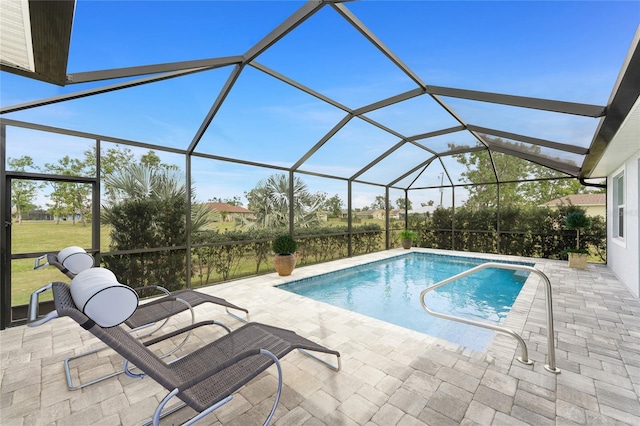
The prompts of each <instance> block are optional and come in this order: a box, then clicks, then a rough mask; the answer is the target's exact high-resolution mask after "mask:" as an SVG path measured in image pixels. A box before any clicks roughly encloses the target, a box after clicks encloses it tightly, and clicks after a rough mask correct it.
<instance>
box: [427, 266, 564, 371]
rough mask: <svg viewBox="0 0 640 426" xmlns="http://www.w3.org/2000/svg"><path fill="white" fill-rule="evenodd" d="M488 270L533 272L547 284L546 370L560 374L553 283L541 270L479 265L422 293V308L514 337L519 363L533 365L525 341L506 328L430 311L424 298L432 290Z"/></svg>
mask: <svg viewBox="0 0 640 426" xmlns="http://www.w3.org/2000/svg"><path fill="white" fill-rule="evenodd" d="M487 268H500V269H512V270H516V271H518V270H519V271H527V272H533V273H535V274H538V275H539V276H540V277H541V278H542V280H543V281H544V283H545V296H546V297H545V299H546V305H547V352H548V358H549V364H548V365H545V366H544V368H545V369H546V370H547V371H550V372H552V373H556V374H558V373H560V369H559V368H557V367H556V353H555V344H554V335H555V333H554V331H553V308H552V306H551V304H552V303H551V302H552V301H551V282H550V281H549V278H548V277H547V276H546V275H545V274H544V273H543V272H542V271H540V270H539V269H536V268H532V267H531V266H525V265H515V264H508V263H498V262H487V263H483V264H482V265H478V266H476V267H474V268H471V269H469V270H468V271H464V272H461V273H459V274H458V275H454V276H453V277H451V278H447V279H446V280H442V281H440V282H439V283H436V284H434V285H432V286H431V287H428V288H426V289H424V290H423V291H422V292H421V293H420V303H421V304H422V308H423V309H424V310H425V311H427V313H429V314H431V315H433V316H436V317H439V318H444V319H448V320H451V321H456V322H461V323H464V324H468V325H473V326H476V327H482V328H487V329H489V330H493V331H497V332H499V333H504V334H507V335H509V336H511V337H513V338H514V339H516V340H517V341H518V343H519V344H520V348H521V351H522V356H520V357H518V361H520V362H522V363H524V364H527V365H529V364H533V362H532V361H531V360H530V359H529V355H528V351H527V344H526V343H525V341H524V339H522V337H521V336H520V335H519V334H518V333H516V332H514V331H512V330H510V329H508V328H505V327H500V326H498V325H494V324H489V323H485V322H480V321H474V320H471V319H466V318H460V317H455V316H452V315H447V314H441V313H439V312H434V311H432V310H431V309H429V308H428V307H427V305H426V303H425V301H424V297H425V295H426V294H427V293H429V292H430V291H432V290H435V289H437V288H439V287H442V286H445V285H447V284H450V283H452V282H453V281H457V280H459V279H460V278H464V277H466V276H468V275H472V274H475V273H476V272H478V271H481V270H483V269H487Z"/></svg>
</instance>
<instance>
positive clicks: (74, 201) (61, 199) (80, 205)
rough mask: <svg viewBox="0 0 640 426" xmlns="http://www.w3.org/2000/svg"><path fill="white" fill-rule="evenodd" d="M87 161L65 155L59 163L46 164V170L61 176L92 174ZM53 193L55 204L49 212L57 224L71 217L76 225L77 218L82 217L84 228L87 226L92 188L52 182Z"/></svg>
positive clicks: (50, 207)
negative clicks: (63, 218)
mask: <svg viewBox="0 0 640 426" xmlns="http://www.w3.org/2000/svg"><path fill="white" fill-rule="evenodd" d="M86 169H87V164H86V162H85V161H82V160H79V159H77V158H71V157H69V156H68V155H65V156H64V157H63V158H61V159H60V160H58V162H57V163H47V164H45V170H46V171H47V172H49V173H52V174H57V175H61V176H82V175H86V174H90V172H88V171H87V170H86ZM51 185H52V187H53V192H52V193H51V194H49V198H50V200H51V201H52V202H53V204H52V205H49V210H50V211H51V213H52V214H53V215H54V216H55V217H56V219H57V223H59V222H60V218H62V217H66V216H68V215H70V216H71V218H72V219H71V220H72V221H73V224H74V225H75V223H76V216H79V217H80V220H81V222H82V225H83V226H86V225H87V222H86V217H87V215H88V214H89V213H90V211H91V199H90V195H91V186H90V185H87V184H82V183H74V182H52V183H51Z"/></svg>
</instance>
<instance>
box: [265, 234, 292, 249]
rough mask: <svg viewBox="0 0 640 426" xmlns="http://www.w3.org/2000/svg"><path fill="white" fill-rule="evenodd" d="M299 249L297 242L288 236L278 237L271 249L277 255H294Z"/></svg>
mask: <svg viewBox="0 0 640 426" xmlns="http://www.w3.org/2000/svg"><path fill="white" fill-rule="evenodd" d="M297 248H298V245H297V243H296V240H294V239H293V238H291V236H290V235H288V234H283V235H279V236H277V237H276V238H275V239H274V240H273V242H272V243H271V249H272V250H273V252H274V253H275V254H293V253H295V252H296V249H297Z"/></svg>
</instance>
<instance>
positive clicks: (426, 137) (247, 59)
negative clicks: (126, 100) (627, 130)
mask: <svg viewBox="0 0 640 426" xmlns="http://www.w3.org/2000/svg"><path fill="white" fill-rule="evenodd" d="M341 3H342V2H340V1H309V2H307V3H306V4H305V5H303V6H302V7H301V8H300V9H298V10H297V11H296V12H295V13H294V14H293V15H291V16H290V17H289V18H287V19H286V20H285V21H284V22H282V24H280V25H279V26H278V27H277V28H275V29H274V30H273V31H272V32H271V33H269V34H268V35H267V36H265V37H264V38H263V39H262V40H260V41H259V42H258V43H256V44H255V45H254V46H253V47H251V48H250V49H249V50H247V51H246V52H245V53H244V54H241V55H236V56H228V57H220V58H210V59H203V60H192V61H184V62H174V63H165V64H157V65H147V66H137V67H128V68H119V69H109V70H102V71H89V72H80V73H73V74H68V75H66V81H65V82H64V83H63V85H65V86H72V85H74V84H81V83H88V82H97V81H104V80H112V79H122V78H133V77H140V78H137V79H135V80H129V81H125V82H119V83H116V84H111V85H106V86H103V87H99V88H95V89H89V90H83V91H80V92H76V93H71V94H68V95H61V96H57V97H53V98H48V99H44V100H40V101H34V102H28V103H24V104H19V105H14V106H9V107H5V108H2V109H1V110H0V114H1V115H7V114H11V113H13V112H17V111H23V110H28V109H32V108H37V107H40V106H44V105H51V104H55V103H61V102H65V101H69V100H73V99H80V98H84V97H90V96H96V95H100V94H102V93H108V92H113V91H118V90H123V89H127V88H130V87H137V86H141V85H146V84H151V83H154V82H159V81H164V80H167V79H174V78H179V77H181V76H186V75H191V74H195V73H199V72H204V71H208V70H213V69H218V68H232V71H231V73H230V75H229V77H228V78H227V80H226V83H225V84H224V86H223V87H222V89H221V91H220V93H219V94H218V97H217V98H216V100H215V101H214V102H213V104H212V105H211V107H210V109H209V112H208V113H207V115H206V117H205V118H204V120H202V122H201V124H200V126H199V128H198V129H197V131H196V132H195V135H194V136H193V138H192V140H191V141H190V143H189V146H188V147H187V148H186V149H175V148H169V147H166V146H159V145H155V144H147V143H143V142H136V141H131V140H125V139H121V138H112V137H109V136H106V135H97V134H92V133H89V132H78V131H68V130H66V129H61V128H53V127H52V126H45V125H37V124H31V123H25V122H20V121H17V120H12V119H7V118H2V149H3V151H2V160H3V161H2V167H3V168H4V167H5V164H4V163H5V160H6V159H5V150H4V149H5V144H6V126H16V127H24V128H31V129H36V130H42V131H49V132H54V133H62V134H67V135H74V136H80V137H83V138H88V139H94V140H96V141H97V144H98V147H99V144H100V141H109V142H115V143H120V144H123V145H130V146H137V147H141V148H148V149H153V150H158V151H166V152H173V153H176V154H181V155H185V173H186V176H185V177H186V180H187V188H190V186H191V185H190V184H189V183H190V181H191V174H190V170H191V167H190V165H191V159H192V158H193V157H200V158H205V159H211V160H220V161H227V162H232V163H238V164H245V165H250V166H256V167H261V168H266V169H271V170H275V171H280V172H285V173H288V174H289V177H290V181H291V180H292V178H293V176H294V175H296V174H302V175H312V176H317V177H320V178H330V179H337V180H341V181H344V182H346V183H347V185H348V199H347V203H348V212H349V213H348V214H349V220H348V224H349V227H351V224H352V218H351V214H352V213H351V212H352V210H353V209H352V205H351V203H352V194H351V187H352V185H353V184H354V183H359V184H366V185H373V186H377V187H380V188H383V189H384V191H385V196H386V201H387V206H389V205H390V203H389V201H390V200H389V196H388V194H389V191H390V190H392V189H394V190H401V191H404V194H405V197H408V194H409V193H410V192H411V191H419V190H423V189H432V188H439V186H419V185H418V184H417V182H418V178H419V176H420V175H421V174H422V173H423V172H424V171H425V170H426V169H427V168H428V167H429V166H430V165H432V164H436V163H437V164H440V165H441V166H442V167H443V169H444V170H445V174H446V177H447V181H448V182H446V185H444V186H446V187H448V188H451V190H452V194H453V193H455V191H453V189H454V188H456V187H465V186H469V185H471V184H468V183H456V182H454V179H452V178H451V176H450V175H449V173H447V168H446V166H445V165H444V163H443V158H447V157H450V156H452V155H455V154H464V153H468V152H475V151H485V152H487V153H488V156H489V158H491V161H492V163H493V154H492V153H493V152H500V153H503V154H507V155H513V156H516V157H519V158H522V159H524V160H527V161H531V162H533V163H536V164H539V165H542V166H545V167H548V168H550V169H552V170H554V171H556V172H559V173H560V174H561V175H563V176H564V178H580V179H582V180H583V181H584V179H585V178H587V177H593V176H589V170H588V168H585V167H584V164H586V165H589V164H591V168H593V162H594V159H593V158H594V155H597V154H598V152H597V151H598V149H600V150H601V149H602V146H603V143H604V144H605V145H606V137H604V136H603V135H607V133H611V131H612V129H615V127H616V125H619V124H620V123H619V122H618V123H617V124H616V117H611V115H609V114H608V111H611V110H612V106H614V105H615V104H621V103H624V102H622V101H621V100H620V99H618V101H617V102H614V101H616V100H615V99H613V97H612V99H611V100H610V103H611V105H609V106H608V107H605V106H601V105H591V104H582V103H575V102H563V101H557V100H550V99H540V98H533V97H524V96H513V95H506V94H499V93H490V92H482V91H475V90H465V89H458V88H451V87H442V86H432V85H428V84H426V83H425V82H424V81H423V80H422V79H421V78H420V77H419V76H418V75H417V74H416V73H415V72H413V70H412V69H411V68H409V67H408V66H407V65H406V64H404V63H403V61H402V60H401V59H400V58H399V57H397V56H396V55H395V54H394V53H393V52H392V51H391V50H390V49H389V48H388V47H387V46H385V44H384V43H383V42H382V40H380V39H379V38H378V37H377V36H376V35H375V34H374V33H373V32H372V31H371V30H369V29H368V28H367V27H366V26H365V24H364V23H363V22H361V21H360V20H359V19H358V17H356V16H355V15H354V14H353V13H352V12H351V11H350V10H349V8H348V7H347V6H346V5H344V4H341ZM325 7H329V8H331V9H333V11H334V12H335V13H336V14H337V15H338V16H339V17H340V18H341V19H343V20H345V21H346V22H347V23H348V24H349V25H351V26H352V27H353V28H355V29H356V30H357V32H358V33H359V34H360V35H361V36H362V37H363V38H364V39H365V40H367V42H369V43H370V44H371V45H372V46H374V48H375V49H377V50H378V51H379V52H380V53H381V54H382V55H383V56H384V57H385V58H386V59H387V60H389V61H390V62H391V63H392V64H393V65H394V66H395V67H397V68H398V69H399V70H400V71H401V72H402V73H403V74H405V75H406V76H407V77H408V78H409V79H410V80H411V81H413V83H414V84H415V85H416V86H417V87H416V88H415V89H412V90H409V91H405V92H403V93H400V94H397V95H395V96H391V97H387V98H385V99H381V100H379V101H376V102H373V103H371V104H369V105H366V106H360V107H358V108H349V107H348V106H345V105H343V104H341V103H340V102H338V101H337V100H335V99H332V98H330V97H328V96H326V95H324V94H322V93H319V92H317V91H315V90H313V89H311V88H309V87H306V86H305V85H303V84H301V83H299V82H297V81H295V80H294V79H292V78H289V77H287V76H285V75H283V74H281V73H279V72H278V71H276V70H273V69H270V68H269V67H267V66H265V65H263V64H261V63H260V62H258V61H257V58H258V56H259V55H260V54H262V53H264V52H265V51H266V50H268V49H269V48H270V47H272V46H274V45H275V44H277V43H278V41H279V40H281V39H282V38H283V37H285V36H286V35H287V34H288V33H290V32H291V31H292V30H294V29H295V28H296V27H298V26H299V25H302V24H303V23H304V22H305V21H306V20H307V19H309V18H311V17H312V16H313V15H314V14H315V13H317V12H318V11H319V10H321V9H323V8H325ZM636 42H637V37H636ZM636 45H637V43H636ZM634 49H635V48H632V53H633V51H634ZM630 57H631V53H630V56H629V57H628V58H627V59H628V60H627V65H629V64H630V63H631V64H632V62H631V59H630ZM627 65H625V69H623V74H624V75H631V74H628V72H627V73H625V72H624V71H625V70H626V67H627ZM246 69H253V70H257V71H259V72H261V73H263V74H265V75H267V76H269V77H270V78H274V79H277V80H279V81H281V82H283V83H285V84H287V85H289V86H291V87H293V88H295V89H297V90H300V91H301V92H304V93H306V94H307V95H310V96H312V97H314V98H316V99H318V100H320V101H322V102H324V103H326V104H328V105H330V106H332V107H334V108H336V109H337V110H340V111H342V112H343V113H344V117H343V118H342V119H341V120H340V121H339V122H338V123H337V124H336V125H335V126H334V127H333V128H332V129H331V130H330V131H329V132H327V133H326V134H325V135H324V136H323V137H322V138H320V139H319V140H318V141H317V142H316V143H315V145H313V146H312V147H311V148H310V149H308V150H307V151H306V152H305V153H304V155H302V156H301V157H300V158H299V159H298V160H297V161H295V162H294V163H293V164H291V165H290V166H289V167H285V166H281V165H280V166H279V165H275V164H270V163H262V162H259V161H249V160H243V159H239V158H231V157H224V156H218V155H214V154H210V153H204V152H198V144H199V142H200V141H201V140H202V137H203V135H204V134H205V132H206V130H207V128H208V127H209V125H210V124H211V123H212V122H213V121H214V120H215V117H216V114H217V112H218V111H219V109H220V108H221V106H222V105H223V104H224V102H225V99H226V98H227V96H228V95H229V93H231V91H232V90H233V87H234V84H235V82H236V81H237V80H238V78H239V77H240V75H241V73H242V72H244V71H245V70H246ZM621 76H622V75H621ZM625 78H626V77H625ZM627 81H628V80H627ZM621 86H624V79H621V80H619V81H618V83H617V85H616V88H615V89H614V94H620V93H622V96H625V97H627V98H629V99H630V98H632V97H633V92H625V91H621V90H619V89H620V87H621ZM635 89H636V92H635V93H636V94H637V82H636V85H635ZM420 97H425V98H428V99H430V100H431V101H433V102H435V103H436V104H437V105H438V106H439V107H440V108H441V109H442V110H443V111H444V112H445V113H446V114H448V115H449V116H450V117H451V118H452V119H453V120H454V121H455V123H456V124H455V125H453V126H450V127H446V128H442V129H437V130H433V131H430V132H427V133H420V134H415V135H406V134H402V133H400V132H398V131H396V130H394V129H392V128H389V127H387V126H385V125H384V124H381V123H380V122H378V121H376V120H375V119H373V118H371V115H373V114H374V113H375V112H376V111H378V110H380V109H382V108H385V107H389V106H392V105H395V104H398V103H402V102H405V101H409V100H411V99H416V98H420ZM449 99H454V100H465V101H473V102H481V103H484V104H491V105H501V106H508V107H515V108H524V109H527V110H537V111H545V112H552V113H557V114H566V115H572V116H579V117H588V118H591V119H594V120H598V121H599V123H600V124H599V129H598V132H597V134H596V137H595V138H594V140H593V141H592V144H591V148H587V147H585V146H578V145H571V144H566V143H562V142H558V141H551V140H546V139H541V138H535V137H531V136H527V135H523V134H517V133H514V132H512V131H507V130H504V129H496V128H489V127H486V126H480V125H476V124H474V123H469V122H466V121H465V120H464V117H463V116H462V115H461V114H459V113H458V112H457V111H456V110H455V109H454V108H453V107H451V106H450V101H448V100H449ZM627 102H628V101H627ZM622 109H624V108H622ZM354 120H361V121H363V122H366V123H367V124H369V125H371V126H373V127H375V128H377V129H379V130H381V131H382V132H386V133H388V134H389V135H391V136H392V137H393V138H395V140H396V143H395V144H394V145H392V146H390V147H389V148H388V149H387V150H386V151H384V152H382V153H381V154H379V155H377V156H376V157H375V158H373V159H372V160H371V161H369V162H368V163H367V164H366V165H365V166H364V167H362V168H360V169H359V170H357V171H356V172H355V173H353V174H351V175H348V176H336V175H331V174H329V173H322V172H317V171H313V170H308V169H305V165H306V163H307V160H309V159H310V158H311V157H312V156H313V155H314V154H315V153H317V152H318V150H320V149H321V148H322V147H323V146H325V144H326V143H327V142H328V141H330V140H331V139H332V137H334V136H335V135H336V134H337V133H338V132H339V131H340V130H341V129H342V128H344V127H345V126H346V125H347V124H348V123H350V122H352V121H354ZM460 132H462V133H467V134H468V135H470V136H471V137H472V138H473V139H474V140H475V141H476V145H475V146H472V147H465V146H461V147H453V148H452V149H449V150H445V151H442V150H438V149H433V148H431V147H430V146H429V141H430V140H432V139H433V138H437V137H440V136H443V135H451V134H456V133H460ZM487 135H488V136H489V137H496V138H505V139H508V140H513V141H517V142H522V143H526V144H530V145H532V146H536V147H540V148H547V149H551V150H554V151H557V152H560V153H568V154H572V155H577V156H581V157H579V158H584V159H585V160H584V162H583V167H582V168H581V167H580V166H578V164H577V163H576V162H575V161H574V162H572V161H562V160H561V159H558V158H552V157H551V156H541V155H535V154H532V153H530V152H524V151H518V150H515V149H512V148H509V147H505V146H500V145H498V144H495V143H493V142H492V139H491V138H488V137H487ZM611 136H612V135H611ZM603 141H604V142H603ZM404 146H413V147H416V148H418V149H420V150H421V151H422V152H424V155H425V159H424V160H423V161H421V162H419V164H417V165H416V166H413V167H412V168H411V169H409V170H407V171H406V172H403V173H402V174H400V175H397V176H393V177H390V178H389V179H387V180H386V181H384V182H374V181H369V180H365V179H364V177H363V175H365V174H366V173H367V172H368V171H369V170H371V169H373V168H374V167H375V166H376V165H378V164H380V163H382V162H383V161H384V160H385V159H387V158H389V157H390V156H391V155H393V153H394V152H397V151H398V150H399V149H401V148H402V147H404ZM598 147H600V148H598ZM97 152H100V150H99V149H98V150H97ZM1 171H2V174H3V179H2V185H3V186H4V185H6V177H18V178H27V179H31V178H33V179H41V178H44V176H39V175H37V174H29V173H12V172H10V171H6V170H4V169H3V170H1ZM493 172H494V175H495V183H496V184H497V186H498V188H499V186H500V184H502V183H510V182H513V181H510V180H501V176H499V174H498V173H497V171H496V169H495V166H494V167H493ZM98 173H99V170H98ZM46 177H47V178H50V177H51V176H50V175H46ZM443 177H444V175H443ZM406 181H408V182H409V183H408V184H406V185H400V182H406ZM99 182H100V179H99V174H98V179H97V185H98V186H99ZM443 184H444V183H443ZM6 189H7V188H6V187H4V188H3V191H2V192H3V193H4V194H7V191H6ZM292 195H293V190H292V189H291V190H290V197H291V196H292ZM188 199H190V194H188ZM5 201H9V202H5V206H8V205H10V200H5ZM498 201H499V198H498ZM93 203H94V209H96V208H97V209H98V210H97V211H99V197H95V196H94V197H93ZM452 204H453V206H454V207H455V200H454V201H452ZM96 205H97V206H96ZM187 205H189V203H187ZM289 205H290V209H291V210H290V215H289V218H290V232H291V233H292V234H293V233H294V225H293V214H292V209H293V205H292V203H289ZM387 210H388V209H387ZM94 211H95V210H94ZM2 214H3V216H4V217H3V221H5V220H6V219H7V218H10V211H9V212H8V213H7V208H5V209H3V212H2ZM96 217H97V216H96ZM406 217H407V215H406V214H405V218H406ZM95 222H97V221H95ZM187 222H188V221H187ZM386 223H387V226H386V247H387V248H388V247H389V231H390V230H389V226H388V224H389V216H388V212H387V217H386ZM93 226H94V227H99V223H96V224H95V225H93ZM187 226H189V224H188V223H187ZM452 226H453V225H452ZM349 229H351V228H349ZM452 231H453V228H452ZM189 234H190V233H189V232H188V235H189ZM94 236H97V237H98V241H99V232H97V231H95V228H94ZM5 244H6V240H5ZM181 248H182V247H179V248H176V247H173V248H171V249H181ZM184 248H185V249H186V253H187V256H190V250H189V248H190V240H189V237H188V239H187V246H185V247H184ZM349 254H350V255H351V249H349ZM3 266H4V265H3ZM187 267H188V268H189V267H190V266H189V262H187ZM3 269H5V268H3ZM186 276H187V280H188V284H189V279H190V273H187V275H186ZM3 280H4V276H3ZM8 286H9V283H7V282H6V281H3V285H2V291H3V295H6V294H8V293H7V292H8V291H9V288H8ZM3 300H5V301H6V300H7V298H5V297H3ZM5 308H6V307H5V306H3V310H4V309H5ZM2 317H3V320H4V317H5V315H2ZM3 325H4V324H3Z"/></svg>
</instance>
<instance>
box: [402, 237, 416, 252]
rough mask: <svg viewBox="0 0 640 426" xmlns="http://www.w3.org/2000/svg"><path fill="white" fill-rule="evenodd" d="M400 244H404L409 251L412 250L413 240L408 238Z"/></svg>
mask: <svg viewBox="0 0 640 426" xmlns="http://www.w3.org/2000/svg"><path fill="white" fill-rule="evenodd" d="M400 244H402V247H404V248H405V249H407V250H408V249H410V248H411V246H413V240H411V239H410V238H406V239H404V240H402V241H400Z"/></svg>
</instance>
